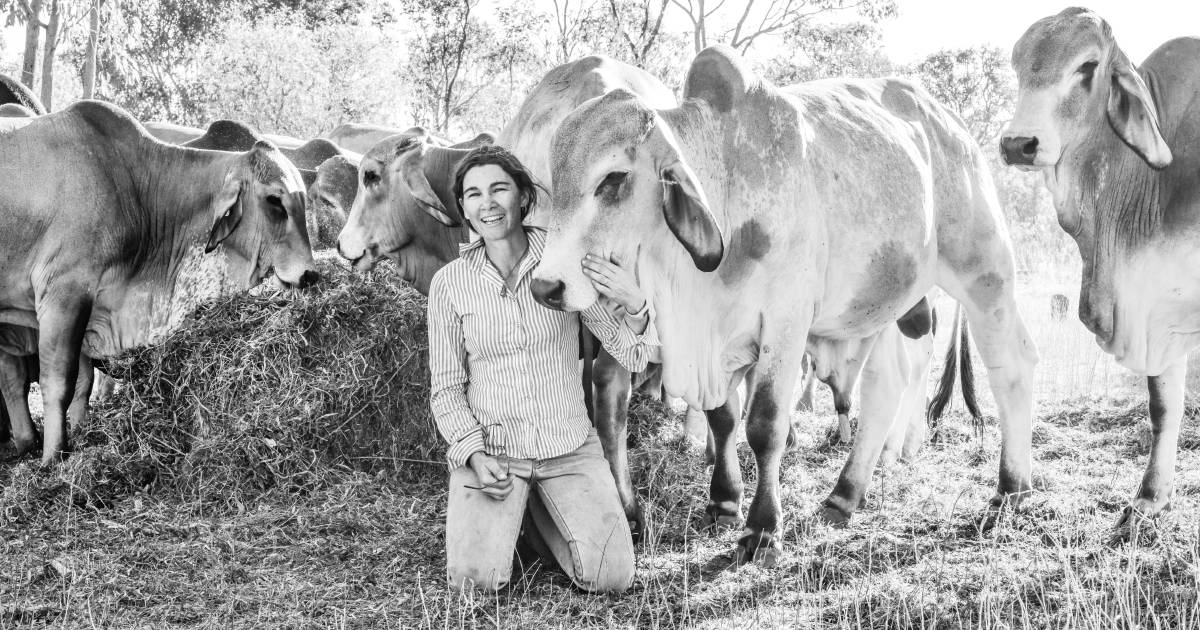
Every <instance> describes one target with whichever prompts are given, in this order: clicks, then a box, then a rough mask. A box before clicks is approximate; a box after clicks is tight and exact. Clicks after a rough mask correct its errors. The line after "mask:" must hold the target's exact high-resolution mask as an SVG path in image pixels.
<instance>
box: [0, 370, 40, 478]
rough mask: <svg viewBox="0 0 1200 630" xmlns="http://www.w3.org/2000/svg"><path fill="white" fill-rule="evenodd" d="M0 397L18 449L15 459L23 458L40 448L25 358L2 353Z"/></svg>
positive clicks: (14, 454) (14, 443) (14, 455)
mask: <svg viewBox="0 0 1200 630" xmlns="http://www.w3.org/2000/svg"><path fill="white" fill-rule="evenodd" d="M0 393H3V396H4V408H5V411H6V412H7V413H8V421H9V423H10V426H11V427H12V433H11V437H12V441H13V446H14V447H15V449H16V450H15V452H14V453H13V458H14V459H15V458H18V457H23V456H25V455H26V454H28V453H29V452H30V451H32V450H33V449H35V448H37V444H38V434H37V430H36V429H34V428H33V418H32V417H30V415H29V372H28V371H27V370H26V369H25V357H19V356H16V355H12V354H8V353H7V352H0Z"/></svg>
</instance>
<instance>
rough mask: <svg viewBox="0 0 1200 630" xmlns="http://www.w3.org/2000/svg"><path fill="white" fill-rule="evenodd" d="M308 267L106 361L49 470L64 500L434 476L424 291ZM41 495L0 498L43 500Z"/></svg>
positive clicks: (220, 501) (213, 493)
mask: <svg viewBox="0 0 1200 630" xmlns="http://www.w3.org/2000/svg"><path fill="white" fill-rule="evenodd" d="M320 271H321V275H322V282H321V283H320V284H319V285H318V286H317V287H316V288H315V289H314V290H311V291H305V292H286V293H279V294H275V293H269V294H268V293H264V294H262V295H250V294H241V295H237V296H234V297H231V298H226V299H222V300H218V301H215V302H211V303H208V304H206V305H204V306H203V307H202V308H201V309H200V310H198V311H197V313H196V314H195V315H194V316H193V317H192V318H190V319H189V320H188V322H187V323H186V324H185V325H184V327H183V328H182V329H180V330H178V331H177V332H175V333H173V334H171V335H170V336H168V337H167V338H166V339H164V340H163V341H162V342H161V343H159V344H158V345H156V346H154V347H149V348H139V349H135V350H132V351H130V352H128V353H125V354H124V355H122V356H121V357H118V358H116V359H113V360H111V361H109V362H108V364H107V366H106V369H107V371H108V373H109V374H110V375H112V376H113V377H115V378H117V379H119V380H121V381H124V383H125V386H124V387H122V388H121V389H120V390H119V391H118V392H117V394H116V395H114V396H113V397H111V398H110V399H109V400H107V401H104V402H103V403H101V404H100V405H98V406H96V407H93V409H92V414H91V419H90V422H89V425H88V426H87V427H85V428H83V430H82V431H79V432H77V434H76V435H75V436H74V438H73V439H74V443H75V447H76V452H75V453H74V454H73V455H72V456H71V458H70V459H69V460H68V462H67V463H66V464H65V465H64V466H63V468H62V470H61V471H60V472H59V475H60V476H62V477H63V478H64V481H65V484H64V485H65V487H67V488H70V494H71V495H72V497H73V500H74V502H75V503H80V502H85V503H89V504H100V505H104V504H107V503H109V502H111V501H113V500H115V499H119V498H120V497H121V496H124V495H126V494H128V493H130V492H131V491H134V490H138V489H148V490H150V491H152V492H157V493H161V494H169V495H171V496H175V497H179V498H180V499H182V500H184V501H199V502H202V503H204V504H205V505H206V506H208V507H209V508H213V507H219V505H226V506H228V505H236V504H237V503H238V502H240V501H244V500H247V499H253V498H255V497H259V496H261V495H262V494H263V493H266V492H269V491H284V492H286V493H305V492H309V491H312V490H315V489H318V488H322V487H328V485H330V484H332V483H336V482H337V481H339V480H340V479H341V478H344V476H345V474H346V473H350V472H353V471H366V472H377V471H379V470H381V469H387V470H389V471H395V472H396V473H398V474H399V476H400V478H401V480H405V479H408V480H416V479H418V478H425V477H429V476H431V475H433V476H437V475H444V464H441V462H442V461H443V453H444V446H443V445H442V444H441V440H440V439H439V438H438V436H437V433H436V430H435V429H434V425H433V420H432V416H431V413H430V408H429V367H428V345H427V337H426V325H425V298H424V297H422V296H421V295H420V294H419V293H417V292H416V291H415V290H413V289H412V288H410V287H409V286H408V285H407V284H406V283H404V282H403V281H402V280H401V279H400V277H399V275H398V274H397V273H396V272H395V270H394V268H393V267H391V266H390V265H387V266H384V267H381V268H380V269H377V270H376V271H375V272H373V273H372V274H370V275H363V274H356V273H354V272H352V271H350V270H348V269H346V268H344V267H343V266H341V265H340V264H338V263H336V262H333V261H325V262H323V263H321V264H320ZM17 485H19V484H17ZM44 486H45V484H41V485H39V487H38V488H37V491H36V492H31V493H29V494H27V495H26V496H23V497H22V496H8V495H9V494H12V493H13V492H10V491H14V492H15V486H10V488H9V489H8V490H6V491H5V496H4V497H3V498H4V499H5V502H6V503H9V504H11V503H12V502H13V501H20V500H39V499H41V500H44V498H45V496H46V494H47V492H46V489H45V487H44ZM17 494H24V493H20V492H17Z"/></svg>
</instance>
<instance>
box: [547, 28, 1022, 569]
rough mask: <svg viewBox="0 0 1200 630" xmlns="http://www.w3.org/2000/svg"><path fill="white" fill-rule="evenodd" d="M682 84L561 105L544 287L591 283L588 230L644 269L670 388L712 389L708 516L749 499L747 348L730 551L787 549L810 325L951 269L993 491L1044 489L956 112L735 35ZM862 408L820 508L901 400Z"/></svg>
mask: <svg viewBox="0 0 1200 630" xmlns="http://www.w3.org/2000/svg"><path fill="white" fill-rule="evenodd" d="M684 99H685V100H684V101H683V103H682V105H680V106H679V107H678V108H674V109H666V110H656V109H654V108H653V107H652V106H650V105H649V104H647V103H645V102H644V101H643V100H642V99H640V98H639V97H638V96H637V95H635V94H631V93H629V92H626V91H623V90H617V91H613V92H610V93H608V94H606V95H605V96H603V97H599V98H595V99H593V100H591V101H589V102H588V103H585V104H584V105H583V106H581V107H580V108H578V109H577V110H575V111H574V112H573V113H571V114H570V116H569V117H568V118H567V119H566V120H564V121H563V122H562V124H561V125H559V128H558V131H557V133H556V134H555V137H554V144H553V151H552V154H551V160H550V163H551V164H552V165H553V169H554V173H553V183H554V186H553V191H552V196H553V204H552V211H551V216H550V222H549V227H550V234H549V238H548V240H547V245H546V250H545V252H544V253H543V256H542V263H541V265H539V267H538V268H537V270H536V271H535V272H534V281H533V285H534V286H533V292H534V294H535V295H536V296H537V297H538V298H539V300H540V301H541V302H542V303H543V304H545V305H547V306H550V307H552V308H560V309H567V310H581V309H583V308H586V307H587V306H589V305H591V304H592V303H593V302H594V301H595V300H596V299H597V293H596V291H595V289H594V288H593V287H592V285H591V283H590V282H589V281H588V280H587V278H586V277H585V276H584V275H583V274H582V272H581V271H580V260H581V259H582V257H583V255H584V253H585V252H589V251H590V252H592V253H594V254H598V255H601V256H609V257H612V258H614V259H617V260H622V261H625V262H626V264H629V265H632V266H634V268H635V269H637V275H638V278H639V282H640V283H641V285H642V288H643V289H644V290H645V291H646V293H647V294H648V295H649V296H650V297H649V299H650V302H651V305H652V308H653V310H654V313H655V315H654V317H655V324H656V327H657V329H658V331H659V335H660V340H661V342H662V361H663V385H664V387H665V389H666V390H667V392H668V393H669V394H671V395H673V396H679V397H682V398H683V399H684V400H686V401H687V402H688V404H690V405H693V406H696V407H699V408H701V409H707V410H711V411H709V413H708V416H709V424H710V426H711V427H712V430H713V432H714V435H715V437H716V440H717V444H718V449H717V450H718V457H717V462H716V466H715V468H714V472H713V481H712V486H711V488H710V502H709V505H708V508H707V510H706V512H707V514H706V520H707V521H709V522H712V521H715V520H719V519H721V518H722V517H726V518H732V519H739V518H740V515H741V499H742V492H741V490H742V489H741V483H740V475H738V474H737V470H738V461H737V457H736V449H735V448H734V446H733V442H734V440H733V439H732V437H733V435H732V434H733V427H734V426H735V422H736V415H735V411H734V410H733V409H732V408H731V405H730V404H729V403H730V398H731V397H730V395H729V394H730V391H731V390H732V389H733V388H734V387H735V386H736V385H737V384H738V383H739V382H740V381H741V380H742V379H743V377H744V376H745V375H746V373H747V372H749V371H750V370H751V369H753V380H752V381H751V384H750V387H749V391H750V394H749V401H748V403H749V407H748V413H747V419H746V434H747V439H748V442H749V444H750V446H751V448H752V449H753V450H754V453H755V458H756V463H757V466H758V488H757V491H756V493H755V495H754V499H753V501H752V503H751V505H750V510H749V516H748V518H747V519H746V522H745V529H744V531H743V533H742V535H741V536H740V538H739V541H738V546H737V550H736V553H735V558H736V559H737V560H738V561H739V562H740V561H745V560H749V559H752V558H753V559H759V560H761V561H763V562H764V563H767V564H770V563H772V562H773V561H774V560H775V559H776V558H777V557H778V554H779V549H780V541H779V528H780V525H781V516H782V512H781V509H780V504H779V466H780V460H781V455H782V452H783V447H784V442H785V439H786V436H787V432H788V422H787V412H786V409H787V407H788V403H789V398H790V396H791V395H792V391H793V385H794V384H795V379H796V378H797V373H798V372H799V367H800V361H801V357H802V355H803V350H804V346H805V344H806V342H807V340H808V339H809V338H810V337H818V338H831V339H840V340H848V339H861V338H864V337H868V336H871V335H873V334H875V333H876V332H877V331H879V330H880V329H881V328H882V327H884V326H887V325H890V324H891V323H892V322H894V321H895V320H896V319H897V318H898V317H899V316H900V315H901V314H902V313H903V312H904V311H905V310H906V309H908V308H910V307H911V306H912V305H913V304H915V303H916V302H917V300H919V299H920V297H921V296H922V295H924V294H926V293H927V292H928V291H929V290H930V289H931V288H932V287H933V285H935V284H936V285H938V286H941V287H942V288H943V289H944V290H945V291H946V292H947V293H949V294H950V295H951V296H952V297H954V298H955V299H957V300H958V301H959V302H960V303H962V304H963V307H964V309H965V311H966V313H967V317H968V318H969V320H970V324H971V328H972V333H973V336H974V337H975V340H976V345H977V347H978V349H979V352H980V354H981V355H982V356H983V359H984V362H985V364H986V365H987V366H988V376H989V380H990V381H991V385H992V391H993V393H994V394H995V398H996V401H997V406H998V408H999V416H1000V425H1001V431H1002V434H1003V444H1002V447H1001V457H1000V474H999V482H998V487H997V492H996V495H995V497H994V499H993V505H997V506H998V505H1002V504H1003V503H1004V502H1008V501H1016V500H1018V499H1019V498H1020V497H1021V496H1022V495H1024V494H1026V493H1028V492H1029V491H1030V489H1031V481H1030V478H1031V471H1030V468H1031V455H1030V450H1031V447H1030V432H1031V427H1030V421H1031V417H1032V410H1033V409H1032V407H1033V390H1032V373H1033V367H1034V365H1035V363H1036V361H1037V353H1036V350H1035V349H1034V346H1033V342H1032V340H1031V339H1030V337H1029V335H1028V333H1027V331H1026V330H1025V326H1024V323H1023V322H1022V321H1021V317H1020V314H1019V312H1018V309H1017V304H1016V300H1015V299H1014V295H1013V283H1014V276H1015V271H1014V263H1013V255H1012V245H1011V242H1010V240H1009V238H1008V234H1007V231H1006V228H1005V226H1004V223H1003V219H1002V215H1001V211H1000V207H999V203H998V202H997V200H996V195H995V191H994V189H993V185H992V182H991V178H990V176H989V175H988V171H987V165H986V162H985V160H984V158H983V156H982V155H981V154H980V152H979V149H978V147H976V146H975V144H974V142H973V141H972V139H971V137H970V135H969V134H968V133H967V132H966V131H965V129H964V128H963V126H962V123H961V122H960V121H959V120H958V119H957V118H956V117H955V116H954V115H953V114H952V113H950V112H949V111H948V110H947V109H946V108H944V107H942V106H941V105H940V104H938V103H937V102H936V101H934V99H933V98H932V97H930V96H929V95H928V93H926V92H925V91H924V90H923V89H921V88H920V87H919V86H916V85H914V84H912V83H910V82H908V81H904V80H899V79H879V80H857V81H856V80H826V81H816V82H812V83H807V84H803V85H800V86H795V87H792V88H790V89H788V90H786V91H785V90H781V89H778V88H776V87H775V86H773V85H771V84H770V83H769V82H767V81H765V80H762V79H760V78H759V77H757V76H756V75H755V74H754V73H753V72H752V71H750V70H749V69H748V68H747V67H746V66H745V65H744V64H743V62H742V60H741V59H740V58H739V57H738V56H737V54H736V53H735V52H734V51H733V50H732V49H730V48H728V47H724V46H716V47H711V48H708V49H705V50H704V51H702V52H701V53H700V54H699V55H697V57H696V58H695V60H694V61H693V62H692V65H691V67H690V69H689V71H688V75H687V78H686V81H685V84H684ZM866 411H867V410H866V409H864V413H863V415H862V420H861V429H860V435H859V438H858V439H857V440H856V442H855V445H854V448H853V449H852V451H851V454H850V457H849V459H848V460H847V462H846V465H845V467H844V468H843V470H842V474H841V476H840V478H839V480H838V483H837V485H836V486H835V487H834V489H833V491H832V492H831V493H830V495H829V497H828V498H826V499H825V501H824V503H823V507H822V510H821V512H820V514H819V516H820V517H821V518H822V519H823V520H826V521H830V522H834V523H838V522H845V520H846V519H848V518H849V516H850V514H851V513H852V512H853V511H854V510H855V509H856V508H857V507H858V505H859V503H860V501H861V498H862V496H863V494H864V492H865V490H866V488H867V485H868V483H869V481H870V472H871V470H872V469H873V467H874V463H875V460H876V459H877V458H878V456H879V451H880V449H881V448H882V443H883V441H884V440H885V439H886V434H887V432H888V431H887V429H888V427H889V426H890V424H891V423H892V422H893V421H894V420H895V411H896V406H895V405H894V404H893V405H891V413H890V414H888V413H881V414H868V413H866Z"/></svg>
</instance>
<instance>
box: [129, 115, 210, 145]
mask: <svg viewBox="0 0 1200 630" xmlns="http://www.w3.org/2000/svg"><path fill="white" fill-rule="evenodd" d="M142 126H143V127H145V128H146V131H147V132H149V133H150V135H152V136H154V137H155V138H158V139H159V140H162V141H163V142H166V143H167V144H183V143H185V142H188V141H190V140H195V139H196V138H199V137H200V136H203V135H204V130H203V129H197V128H195V127H188V126H185V125H176V124H175V123H169V122H161V121H156V120H152V121H150V122H147V123H143V124H142Z"/></svg>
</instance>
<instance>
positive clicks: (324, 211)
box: [182, 120, 361, 250]
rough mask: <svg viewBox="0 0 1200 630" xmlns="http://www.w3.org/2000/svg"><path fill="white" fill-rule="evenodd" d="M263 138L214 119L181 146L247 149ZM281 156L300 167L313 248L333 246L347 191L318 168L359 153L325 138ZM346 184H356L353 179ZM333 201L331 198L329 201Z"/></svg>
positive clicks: (343, 216) (244, 127) (340, 181)
mask: <svg viewBox="0 0 1200 630" xmlns="http://www.w3.org/2000/svg"><path fill="white" fill-rule="evenodd" d="M264 139H266V138H265V137H264V136H262V135H260V134H259V133H258V132H257V131H255V130H254V129H252V128H251V127H250V126H248V125H246V124H244V123H240V122H237V121H233V120H217V121H214V122H212V123H210V124H209V125H208V129H206V130H205V132H204V135H202V136H200V137H198V138H193V139H192V140H188V141H187V142H184V143H183V144H182V146H185V147H192V148H195V149H213V150H217V151H246V150H248V149H249V148H250V147H252V146H254V144H255V143H256V142H258V141H260V140H264ZM280 152H281V153H283V155H284V157H286V158H287V159H288V160H290V161H291V162H292V164H293V165H294V166H295V167H296V168H297V169H299V170H300V179H301V180H302V181H303V182H304V186H305V188H306V189H307V191H308V211H307V212H306V213H305V219H306V222H307V225H306V229H307V230H308V235H309V238H310V240H311V241H312V245H313V249H314V250H320V249H328V248H331V247H333V246H334V245H335V243H336V238H337V234H338V231H339V230H341V228H342V226H343V225H345V223H346V212H345V210H343V208H345V207H348V206H342V205H340V203H338V202H340V201H342V200H344V199H345V198H346V196H347V194H349V197H350V199H353V192H349V193H348V185H347V183H346V182H345V181H344V178H343V179H337V178H333V179H331V178H329V177H326V178H324V179H322V178H321V177H320V167H321V165H323V164H324V163H325V162H328V161H329V160H334V159H337V160H338V161H336V162H333V163H331V164H332V165H333V166H331V168H336V165H338V164H341V163H343V162H345V163H347V164H350V163H353V164H357V163H358V160H359V159H360V157H361V156H359V155H358V154H355V153H350V152H347V151H343V150H342V149H341V148H340V147H338V146H337V145H335V144H334V143H332V142H330V141H329V140H326V139H324V138H314V139H312V140H309V141H307V142H304V143H303V144H301V145H299V146H296V147H294V148H287V149H285V148H281V149H280ZM349 185H356V184H354V182H353V181H351V182H349ZM331 200H333V201H331Z"/></svg>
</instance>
